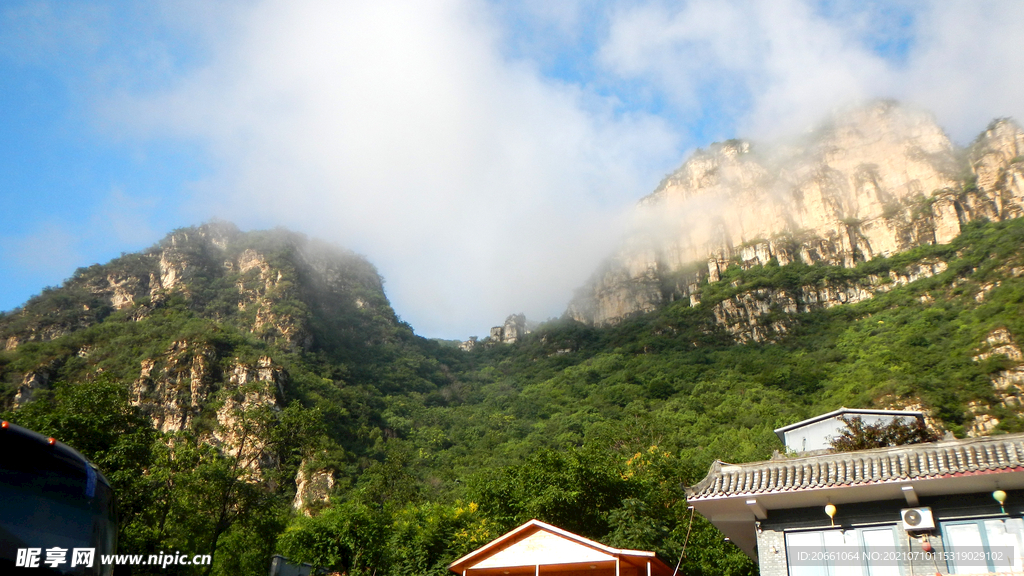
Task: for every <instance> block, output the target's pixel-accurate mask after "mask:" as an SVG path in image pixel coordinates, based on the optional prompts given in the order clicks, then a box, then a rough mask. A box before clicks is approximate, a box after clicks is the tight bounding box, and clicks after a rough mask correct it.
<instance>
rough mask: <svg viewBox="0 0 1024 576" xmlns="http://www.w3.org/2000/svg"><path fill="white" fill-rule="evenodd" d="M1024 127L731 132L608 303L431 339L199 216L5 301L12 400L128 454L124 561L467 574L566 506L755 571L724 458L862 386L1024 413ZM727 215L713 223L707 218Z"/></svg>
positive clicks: (618, 529) (897, 116) (872, 399)
mask: <svg viewBox="0 0 1024 576" xmlns="http://www.w3.org/2000/svg"><path fill="white" fill-rule="evenodd" d="M840 145H842V146H847V147H849V149H847V148H843V147H840ZM1020 147H1021V131H1020V129H1018V128H1017V127H1016V125H1015V124H1013V123H1012V122H1011V121H1008V120H1002V121H997V122H994V123H993V124H992V125H991V126H990V127H989V129H988V130H987V131H986V132H985V133H983V134H982V136H981V137H979V139H978V140H977V141H976V142H975V143H974V144H972V146H970V147H969V148H967V149H965V150H958V149H957V148H955V147H953V146H952V145H951V144H949V142H948V139H946V138H945V136H943V135H942V132H941V130H938V129H937V128H935V127H934V123H933V122H932V121H931V120H930V119H929V118H928V117H927V116H926V115H923V114H921V113H918V112H913V111H909V110H905V109H903V108H900V107H898V106H895V105H892V104H876V105H873V106H869V107H867V108H863V109H858V110H855V111H852V112H849V113H848V114H847V115H845V116H841V117H836V118H834V119H833V120H832V122H831V123H829V124H827V125H826V126H825V127H823V128H821V129H820V130H818V131H817V132H815V133H813V134H811V135H809V136H807V137H806V138H805V139H803V140H800V141H795V142H791V143H789V144H788V145H787V146H785V147H781V146H780V147H777V148H770V149H769V148H764V149H762V147H761V146H759V145H755V144H745V143H742V142H739V141H732V142H727V143H724V144H721V145H715V146H713V147H712V148H711V149H710V150H708V151H705V152H701V153H698V154H696V155H695V156H694V157H693V158H691V159H690V160H689V161H688V162H687V164H686V165H684V167H683V168H682V169H681V170H680V171H679V172H677V173H676V174H675V175H674V176H672V177H670V178H669V179H667V180H666V182H665V183H664V184H663V185H662V186H661V187H660V188H659V191H658V192H656V193H655V194H653V195H652V196H650V197H648V198H647V199H645V200H643V201H642V203H641V207H640V208H641V212H642V213H644V214H646V215H645V216H644V217H643V218H642V219H641V220H640V222H641V224H643V226H642V227H641V228H639V231H638V232H637V234H636V235H635V236H634V237H633V238H632V239H631V240H630V241H629V242H628V243H627V244H626V245H625V246H624V247H623V248H622V250H620V252H619V254H618V255H617V256H616V257H615V258H613V259H612V260H610V261H609V264H608V266H607V267H606V268H605V269H604V270H603V271H601V272H600V273H599V274H598V275H596V276H595V283H594V284H592V285H591V286H590V288H589V290H590V292H587V291H584V292H582V293H581V295H580V296H579V297H578V299H577V300H576V301H575V302H574V305H575V306H584V304H581V303H586V302H589V304H586V306H589V308H586V309H587V310H590V311H591V312H590V314H591V316H582V317H579V318H574V317H572V316H571V315H567V316H566V317H564V318H562V319H559V320H554V321H549V322H545V323H542V324H539V325H535V324H533V323H530V322H528V321H527V320H526V319H525V317H523V316H522V315H513V316H510V317H509V318H508V320H506V322H505V324H504V325H503V326H501V327H498V328H496V329H495V330H494V331H492V333H491V335H490V337H489V338H485V339H484V340H482V341H480V343H479V344H480V345H467V346H465V347H459V346H457V345H455V343H452V342H438V341H432V340H428V339H424V338H421V337H419V336H417V335H416V334H415V333H414V332H413V330H412V328H411V327H410V326H408V325H407V324H405V323H403V322H402V321H401V320H400V319H399V318H398V316H397V315H396V314H395V312H394V310H393V309H392V308H391V306H390V304H389V302H388V300H387V297H386V294H385V293H384V290H383V285H384V284H383V280H382V279H381V278H380V276H379V275H378V273H377V271H376V270H375V268H374V267H373V265H372V264H370V263H369V262H367V261H366V260H365V259H364V258H362V257H360V256H358V255H356V254H353V253H351V252H349V251H347V250H344V249H342V248H338V247H334V246H330V245H327V244H324V243H321V242H318V241H316V240H311V239H309V238H306V237H304V236H302V235H301V234H297V233H293V232H288V231H285V230H271V231H254V232H242V231H240V230H238V229H237V228H235V227H234V226H232V225H230V224H226V223H209V224H205V225H202V226H196V227H190V228H183V229H180V230H176V231H174V232H172V233H171V234H169V235H168V236H167V237H166V238H164V239H163V240H162V241H160V242H159V243H158V244H157V245H155V246H153V247H152V248H150V249H148V250H145V251H142V252H140V253H136V254H124V255H122V256H121V257H120V258H117V259H114V260H113V261H111V262H108V263H106V264H95V265H92V266H89V267H86V268H81V269H79V270H78V271H76V273H75V274H74V276H73V277H71V278H69V279H68V280H67V281H66V282H65V283H64V284H63V285H62V286H59V287H53V288H47V289H45V290H44V291H43V292H42V293H41V294H40V295H38V296H36V297H34V298H32V299H31V300H29V301H28V302H27V303H25V305H24V306H22V307H21V308H19V309H17V310H14V311H11V312H9V313H5V314H2V315H0V418H2V419H5V420H11V421H13V422H15V423H17V424H20V425H23V426H26V427H28V428H31V429H34V430H38V431H40V432H41V433H44V434H46V435H49V436H53V437H55V438H57V439H59V440H60V441H62V442H66V443H68V444H69V445H71V446H74V447H75V448H77V449H78V450H79V451H81V452H82V453H83V454H85V455H86V456H87V457H88V458H90V459H91V460H93V461H94V462H96V463H97V465H98V466H99V467H100V468H102V469H103V470H104V472H105V474H106V475H107V476H108V478H110V479H111V482H112V484H113V485H114V488H115V491H116V492H117V494H118V505H119V510H120V512H119V514H120V526H119V528H120V534H119V547H120V549H121V550H122V552H123V553H130V554H151V553H152V554H156V553H158V552H159V551H168V550H178V551H181V552H183V553H187V554H211V555H213V564H212V566H211V567H210V568H209V569H208V570H207V569H205V568H204V569H196V568H186V567H178V568H180V570H179V571H178V573H180V574H186V575H189V574H215V575H218V576H220V575H225V576H226V575H228V574H262V573H266V569H267V564H268V563H269V559H270V557H271V555H272V554H275V553H280V554H284V555H286V556H288V557H290V558H292V559H294V560H296V561H303V562H310V563H312V564H315V565H317V566H321V567H326V568H329V569H330V570H332V571H336V572H346V573H349V574H366V575H369V574H374V573H376V574H381V575H396V576H397V575H400V574H410V573H414V574H434V575H437V576H441V575H443V574H445V573H446V570H447V568H446V566H447V564H448V563H449V562H451V561H452V560H454V559H456V558H458V557H459V556H461V555H463V554H465V553H467V552H469V551H470V550H473V549H475V548H477V547H479V546H481V545H483V544H484V543H486V542H488V541H490V540H491V539H492V538H494V537H496V536H498V535H500V534H502V533H503V532H504V531H506V530H509V529H511V528H513V527H515V526H517V525H519V524H521V523H523V522H525V521H527V520H529V519H531V518H539V519H541V520H544V521H547V522H552V523H554V524H556V525H559V526H562V527H564V528H566V529H569V530H571V531H574V532H577V533H579V534H582V535H584V536H586V537H588V538H592V539H595V540H598V541H601V542H603V543H605V544H608V545H610V546H615V547H620V548H630V549H644V550H655V551H657V552H658V553H659V554H660V555H662V556H663V558H664V559H665V560H666V562H668V563H674V562H675V561H676V560H677V559H678V558H679V557H680V553H681V552H682V549H683V545H684V542H688V544H687V548H686V550H687V553H686V557H685V559H684V560H683V564H682V569H683V570H684V571H685V573H687V574H697V575H701V574H703V575H711V574H715V575H720V574H725V575H736V576H740V575H742V576H747V575H752V574H755V573H756V566H755V565H753V564H752V563H751V562H750V561H749V560H748V559H747V558H746V556H745V555H744V554H743V553H742V552H739V551H738V550H736V549H735V547H733V546H731V545H728V544H727V543H724V542H723V541H722V536H721V534H719V533H718V532H717V531H716V530H715V529H714V528H713V527H712V526H711V525H710V524H708V523H706V522H704V521H703V520H702V519H701V518H700V517H699V516H698V517H696V518H692V519H691V516H690V513H689V511H688V509H687V504H686V499H685V494H684V491H683V489H682V485H684V484H693V483H695V482H697V481H699V480H700V479H701V478H703V477H704V475H705V474H706V472H707V470H708V467H709V466H710V465H711V463H712V462H713V461H715V460H724V461H730V462H745V461H753V460H762V459H767V458H769V457H771V456H772V455H773V453H774V452H776V451H780V450H782V449H783V447H782V445H781V443H780V442H779V440H778V438H777V437H776V436H775V434H774V433H773V430H774V429H775V428H778V427H780V426H783V425H786V424H791V423H793V422H796V421H799V420H802V419H804V418H807V417H810V416H813V415H815V414H820V413H823V412H827V411H830V410H834V409H836V408H838V407H840V406H844V405H845V406H855V407H864V408H870V407H876V408H913V409H920V410H923V411H924V412H925V414H926V416H927V421H928V423H929V426H931V427H932V428H934V429H935V430H936V431H939V432H950V433H953V434H955V435H957V436H961V437H963V436H977V435H987V434H999V433H1004V432H1017V431H1022V430H1024V409H1022V408H1021V407H1022V406H1024V354H1022V352H1021V342H1022V338H1024V307H1022V303H1024V254H1022V252H1021V250H1020V247H1021V246H1022V245H1024V218H1019V217H1016V216H1017V215H1019V214H1020V189H1021V188H1020V184H1019V183H1020V181H1021V179H1020V169H1021V163H1020V158H1019V157H1018V156H1017V153H1018V152H1017V151H1018V150H1020ZM915 150H916V152H915ZM871 165H873V166H874V167H871ZM858 174H859V175H860V176H858ZM858 178H859V179H858ZM940 186H941V188H938V187H940ZM930 187H936V188H931V189H930ZM935 189H938V190H940V191H939V192H938V193H937V194H934V193H933V191H934V190H935ZM748 202H749V203H748ZM721 203H724V204H725V205H726V206H727V207H728V208H729V210H717V211H716V212H715V214H718V216H717V217H716V218H717V220H714V226H711V225H710V224H708V225H704V223H702V222H701V221H700V219H697V218H695V217H694V216H693V214H692V213H691V212H692V211H693V210H695V209H696V207H697V206H708V207H716V208H718V206H717V204H721ZM677 208H678V209H677ZM878 211H881V212H880V214H881V215H880V216H872V214H875V213H876V212H878ZM691 223H692V224H691ZM684 225H686V226H684ZM947 225H948V226H947ZM687 226H689V227H687ZM714 234H718V235H717V236H715V235H714ZM630 259H633V260H630ZM630 262H633V263H635V264H636V265H637V268H636V270H635V271H631V270H632V269H631V268H629V266H627V264H629V263H630ZM634 272H636V273H635V274H634ZM598 286H601V287H603V288H601V290H604V292H600V294H603V296H601V298H604V300H601V298H598V297H597V296H595V294H598V292H595V290H598V288H596V287H598ZM616 303H618V304H616ZM613 304H614V306H613ZM586 306H584V308H585V307H586ZM615 306H618V308H616V307H615ZM580 310H583V308H580ZM598 312H600V314H598ZM779 457H784V455H780V456H779ZM134 568H135V569H134V570H133V574H137V575H138V574H153V575H156V574H162V573H164V572H163V570H161V569H152V570H150V569H149V568H147V567H143V566H136V567H134Z"/></svg>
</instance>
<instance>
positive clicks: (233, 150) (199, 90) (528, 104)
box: [106, 0, 1024, 337]
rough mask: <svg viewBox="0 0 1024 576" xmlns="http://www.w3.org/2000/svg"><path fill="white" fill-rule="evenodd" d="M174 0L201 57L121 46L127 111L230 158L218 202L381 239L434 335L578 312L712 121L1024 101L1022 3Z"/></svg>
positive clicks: (355, 237)
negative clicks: (666, 178) (899, 105)
mask: <svg viewBox="0 0 1024 576" xmlns="http://www.w3.org/2000/svg"><path fill="white" fill-rule="evenodd" d="M162 6H164V12H163V13H164V20H163V24H162V26H166V27H168V28H170V29H172V32H170V33H168V34H169V35H170V36H172V37H174V38H178V39H179V40H180V39H181V38H190V39H191V40H192V41H194V43H195V45H196V46H198V50H197V51H196V53H197V54H198V56H194V58H193V60H192V61H189V64H188V65H187V66H186V65H183V64H182V63H181V62H179V61H177V60H175V55H176V53H175V52H174V50H173V49H168V51H167V52H166V53H165V52H161V50H160V49H159V47H158V46H155V45H153V44H147V43H145V42H141V41H140V42H139V46H141V47H142V48H140V49H139V52H140V53H141V54H142V56H139V57H136V58H134V59H132V58H129V57H122V59H121V60H120V62H121V64H120V65H122V66H135V67H136V68H139V69H138V70H132V69H129V70H128V71H127V75H128V76H131V75H132V74H135V75H138V76H139V77H140V78H144V79H148V81H143V82H141V83H140V82H131V81H128V82H122V83H120V85H122V86H126V87H127V88H125V90H126V91H125V93H124V94H123V95H122V96H121V97H119V98H109V99H107V100H106V102H107V117H108V118H111V119H113V120H115V122H116V124H117V125H118V126H119V127H120V129H123V130H125V131H126V132H127V133H128V134H129V135H134V136H136V137H141V138H144V139H145V138H154V139H157V140H159V139H161V138H165V137H167V136H173V137H177V138H182V139H186V140H189V141H194V142H198V143H199V144H200V145H201V146H203V147H204V148H205V149H206V150H208V151H209V154H210V158H209V164H210V165H211V166H214V167H215V175H214V176H212V177H210V178H207V179H204V180H202V181H200V182H197V183H194V190H195V194H194V198H193V200H194V202H195V204H196V206H195V207H194V208H193V213H195V214H208V215H214V214H215V215H217V216H220V217H223V218H226V219H232V220H236V221H238V222H239V223H240V224H242V225H243V226H268V225H271V226H272V225H279V224H283V225H286V226H290V227H293V228H296V229H299V230H302V231H305V232H307V233H309V234H312V235H316V236H320V237H323V238H325V239H328V240H331V241H334V242H337V243H340V244H343V245H345V246H347V247H350V248H352V249H355V250H357V251H359V252H361V253H364V254H366V255H367V256H368V257H369V258H370V259H371V260H372V261H373V262H374V263H375V264H377V265H378V267H379V268H380V269H381V271H382V273H383V274H384V276H385V278H386V279H387V281H388V287H389V295H390V296H391V298H392V300H393V303H394V304H395V306H396V309H397V310H398V311H399V312H400V313H401V314H402V315H403V316H404V317H405V319H406V320H408V321H410V322H411V323H412V324H413V325H414V326H415V327H416V328H417V330H419V331H420V332H422V333H425V334H428V335H443V336H448V337H454V336H461V337H464V336H468V335H469V334H474V333H476V334H480V333H482V332H483V331H484V330H486V328H487V326H488V325H490V324H493V323H497V322H499V321H500V320H501V319H502V318H503V317H504V315H505V314H507V313H511V312H516V311H520V310H522V311H525V312H527V314H528V315H530V316H533V317H544V316H548V315H554V314H558V313H559V312H560V311H561V310H562V306H563V305H564V303H565V302H566V301H567V300H568V298H569V296H570V295H571V292H572V289H573V288H575V287H577V286H578V285H579V284H581V283H582V281H583V280H584V279H585V278H586V277H587V276H588V275H589V273H590V272H591V271H592V270H594V269H595V267H596V264H597V262H598V261H599V260H600V258H601V257H602V256H604V255H605V254H606V253H607V252H608V250H609V249H610V247H611V246H612V245H613V244H614V243H615V241H616V234H617V230H618V229H619V228H617V227H616V226H618V224H617V223H618V222H621V220H622V219H623V218H624V214H623V213H624V212H625V211H626V210H627V208H628V207H629V206H630V205H631V204H632V202H633V201H634V200H636V199H637V198H639V197H641V196H643V195H645V194H646V193H648V192H649V191H650V189H651V187H652V186H653V185H654V183H655V182H656V180H657V179H658V178H660V176H661V175H662V174H663V173H664V172H665V171H666V170H667V169H669V168H671V165H672V163H673V162H678V161H679V160H680V159H681V158H679V157H678V156H677V154H678V150H679V146H680V145H686V146H693V145H704V144H706V142H703V141H701V138H704V137H706V135H708V134H710V135H713V136H715V137H717V138H728V137H734V136H738V137H753V138H762V139H763V138H772V137H776V136H779V135H782V134H786V133H790V132H794V131H800V130H802V129H804V128H807V127H809V126H810V125H811V124H813V123H815V122H816V121H817V120H819V119H820V118H821V117H822V116H824V115H825V114H826V113H827V112H828V111H830V110H833V109H837V108H841V107H843V106H844V105H847V104H849V103H850V102H852V101H856V100H860V99H865V98H890V97H896V98H899V99H905V100H909V101H910V102H911V103H913V104H916V105H918V106H922V107H925V108H928V109H931V110H934V111H935V112H936V113H937V116H938V118H939V120H940V123H942V124H943V125H944V126H946V127H948V128H949V129H950V131H951V133H952V134H953V136H954V137H955V138H957V139H958V140H959V141H961V142H962V141H965V140H969V138H970V137H972V136H973V135H974V134H976V133H977V132H978V131H980V130H981V129H982V128H983V127H984V125H985V124H986V123H987V122H988V120H989V119H991V118H992V117H995V116H1003V115H1017V116H1018V117H1019V116H1020V115H1021V114H1020V112H1021V111H1020V108H1021V105H1022V104H1021V103H1022V102H1024V98H1022V96H1024V80H1021V78H1020V77H1019V75H1018V74H1016V73H1015V71H1016V70H1019V69H1021V64H1024V62H1022V59H1024V56H1022V54H1024V53H1022V51H1021V50H1019V47H1020V46H1022V45H1024V38H1022V34H1024V32H1022V31H1021V29H1019V27H1017V26H1016V25H1015V24H1016V23H1018V22H1020V21H1021V16H1024V5H1022V4H1019V3H1013V2H988V3H983V2H940V1H936V2H933V3H925V4H921V3H916V2H900V3H891V2H853V1H835V2H810V1H803V0H772V1H769V0H760V1H756V0H755V1H743V2H740V1H738V0H734V1H728V0H715V1H712V0H692V1H689V2H682V3H674V2H663V1H652V2H635V1H631V0H623V1H621V2H616V3H611V4H607V3H592V2H586V1H584V0H577V1H573V2H567V3H564V4H559V6H558V7H554V5H553V4H550V3H538V2H534V1H533V0H523V2H520V3H519V4H517V5H515V6H513V7H511V8H509V7H507V6H502V5H500V4H498V3H485V2H484V1H483V0H436V1H425V0H424V1H415V0H387V1H382V2H374V3H367V2H355V1H344V2H342V1H339V2H334V1H327V0H297V1H294V2H288V1H284V0H261V1H257V2H226V3H220V4H216V5H213V6H214V7H213V8H210V6H211V4H210V3H207V2H201V1H197V0H191V1H189V2H187V3H185V4H180V3H169V4H165V5H162ZM167 6H171V7H172V8H167ZM182 7H184V8H182ZM175 8H177V10H175ZM149 26H151V27H153V28H154V29H162V28H161V27H160V26H161V25H153V24H149ZM174 30H177V31H176V32H175V31H174ZM595 42H596V43H597V46H596V47H595V46H594V45H593V44H594V43H595ZM509 54H512V55H515V57H514V58H513V57H510V56H509ZM573 58H583V59H584V60H582V61H577V63H576V64H575V66H576V68H575V69H573V70H568V71H565V70H563V71H562V72H559V69H560V67H564V66H565V63H566V62H567V61H571V60H572V59H573ZM132 62H134V64H132ZM147 62H155V63H157V64H158V66H157V69H158V70H159V72H158V73H157V74H155V75H154V74H153V73H152V72H148V73H147V72H145V71H143V70H141V69H142V68H145V67H146V65H145V63H147ZM196 62H201V63H202V64H201V65H196ZM182 70H188V71H187V73H184V74H183V73H182ZM542 70H546V71H547V72H546V73H547V74H555V75H560V78H563V79H559V78H552V77H546V76H545V75H544V74H545V72H542ZM565 78H568V79H571V82H570V81H568V80H564V79H565ZM573 82H574V83H573ZM144 86H149V87H150V89H149V91H144V89H143V88H141V87H144ZM153 86H163V87H164V88H162V89H158V90H153V89H152V87H153ZM624 108H625V109H627V110H631V112H629V111H626V112H624V111H623V109H624ZM695 134H700V136H696V135H695Z"/></svg>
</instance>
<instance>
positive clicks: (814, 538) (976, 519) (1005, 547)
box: [687, 434, 1024, 576]
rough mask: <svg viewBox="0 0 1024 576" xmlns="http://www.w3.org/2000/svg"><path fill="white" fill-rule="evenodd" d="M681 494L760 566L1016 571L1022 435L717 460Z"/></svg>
mask: <svg viewBox="0 0 1024 576" xmlns="http://www.w3.org/2000/svg"><path fill="white" fill-rule="evenodd" d="M687 497H688V500H689V503H690V504H691V505H692V506H693V507H694V508H695V510H696V511H697V512H698V513H700V514H702V515H703V516H704V517H706V518H707V519H708V520H710V521H711V523H712V524H714V525H715V526H716V527H718V529H719V530H721V532H722V533H723V534H724V535H725V536H726V537H727V538H728V539H729V540H731V541H732V542H733V543H735V545H736V546H738V547H739V548H740V549H741V550H743V551H744V552H745V553H746V554H747V555H748V556H750V557H751V558H753V559H754V560H755V561H757V562H758V564H759V569H760V573H761V574H762V575H763V576H819V575H821V576H832V575H840V574H842V575H847V574H849V575H858V576H860V575H863V576H879V575H884V576H908V575H911V574H929V575H933V574H1024V558H1022V555H1024V519H1022V515H1024V434H1006V435H1001V436H990V437H983V438H967V439H953V438H949V439H945V440H942V441H939V442H931V443H924V444H913V445H906V446H896V447H889V448H878V449H873V450H861V451H855V452H840V453H836V452H822V451H818V452H813V453H805V454H797V455H795V456H793V455H790V456H785V455H776V457H774V458H773V459H771V460H767V461H763V462H750V463H746V464H728V463H725V462H720V461H719V462H715V463H714V464H713V465H712V466H711V469H710V471H709V472H708V475H707V477H705V478H704V479H703V480H702V481H701V482H699V483H698V484H696V485H695V486H692V487H690V488H689V489H688V490H687Z"/></svg>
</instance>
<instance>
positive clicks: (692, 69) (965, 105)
mask: <svg viewBox="0 0 1024 576" xmlns="http://www.w3.org/2000/svg"><path fill="white" fill-rule="evenodd" d="M1022 18H1024V4H1021V3H1020V2H1014V1H987V2H966V1H934V2H928V3H916V2H896V3H892V2H866V3H865V2H852V1H847V2H844V1H836V2H824V3H817V2H809V1H801V0H772V1H768V0H761V1H753V2H747V1H743V2H740V1H729V0H724V1H712V0H694V1H690V2H685V3H681V4H676V3H664V2H645V3H640V4H636V5H633V4H630V5H628V6H627V7H626V8H624V9H622V10H620V11H618V12H617V13H616V14H615V16H614V17H613V18H612V22H611V24H610V33H609V36H608V41H607V42H606V43H605V45H604V46H603V47H602V50H601V53H600V58H601V61H602V63H603V64H604V65H605V66H606V67H607V69H608V70H611V71H612V72H614V73H615V74H618V75H619V76H620V77H622V78H628V79H632V80H634V81H639V82H641V83H642V84H643V85H645V86H647V87H649V88H650V89H652V90H654V91H655V92H656V93H657V94H658V95H659V96H660V97H662V98H665V99H666V100H667V101H669V102H671V103H672V105H673V106H674V107H675V109H676V110H677V112H678V113H680V114H681V115H682V116H683V117H687V116H699V115H702V114H713V115H721V114H724V115H725V116H726V117H727V118H729V119H730V121H729V122H728V123H727V124H728V125H729V126H731V127H733V128H734V130H735V132H736V133H735V134H728V135H726V137H728V136H733V135H735V136H742V137H771V136H777V135H780V134H783V133H786V132H792V131H799V130H802V129H804V128H806V127H809V126H810V125H811V124H813V123H814V122H816V121H817V120H819V119H820V118H821V117H822V116H824V115H825V114H826V113H827V112H828V111H830V110H833V109H837V108H842V107H843V106H845V105H847V104H849V103H851V102H854V101H858V100H863V99H868V98H897V99H901V100H906V101H909V102H911V103H913V104H916V105H919V106H923V107H925V108H928V109H931V110H933V111H934V112H935V113H936V115H937V116H938V118H939V121H940V122H941V123H942V124H943V125H944V126H945V127H946V128H947V129H948V130H949V131H950V132H951V134H952V135H953V136H954V137H956V138H957V139H958V140H960V141H965V140H969V139H970V138H971V137H973V136H974V135H975V134H977V133H978V132H980V131H981V130H982V129H983V128H984V126H985V125H986V124H987V123H988V121H989V120H991V119H992V118H994V117H997V116H1006V115H1011V116H1018V117H1019V116H1020V115H1021V113H1022V112H1024V110H1022V108H1024V104H1022V103H1024V79H1022V78H1021V76H1020V75H1019V74H1016V73H1015V71H1016V70H1020V69H1021V68H1022V65H1024V51H1022V50H1021V49H1020V47H1021V46H1024V28H1021V27H1020V26H1019V23H1020V22H1021V21H1022Z"/></svg>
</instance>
